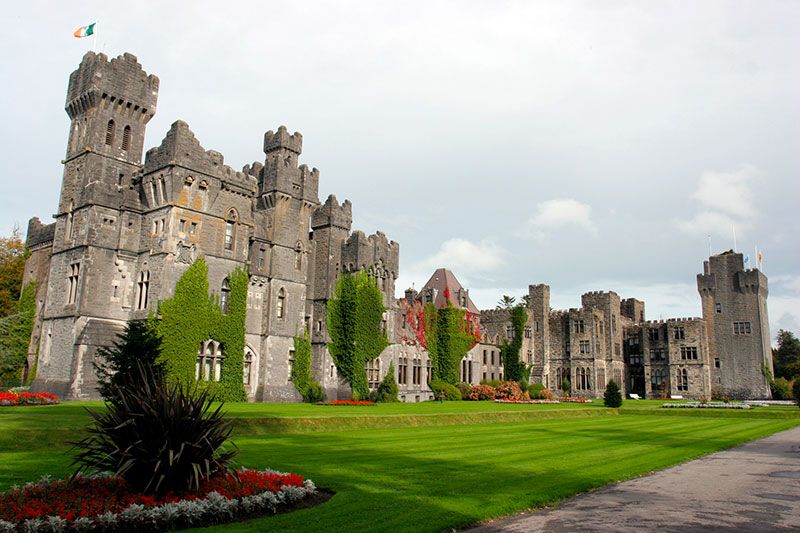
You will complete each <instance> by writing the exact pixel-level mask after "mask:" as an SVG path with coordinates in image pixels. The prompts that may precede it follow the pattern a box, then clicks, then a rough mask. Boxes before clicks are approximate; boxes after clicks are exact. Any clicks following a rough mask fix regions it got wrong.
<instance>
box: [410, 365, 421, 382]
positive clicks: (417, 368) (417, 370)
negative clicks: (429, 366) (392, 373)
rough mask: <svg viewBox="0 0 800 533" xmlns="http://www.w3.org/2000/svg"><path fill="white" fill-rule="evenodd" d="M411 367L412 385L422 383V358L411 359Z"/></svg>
mask: <svg viewBox="0 0 800 533" xmlns="http://www.w3.org/2000/svg"><path fill="white" fill-rule="evenodd" d="M413 365H414V366H413V369H412V371H411V382H412V383H413V384H414V385H421V384H422V359H414V360H413Z"/></svg>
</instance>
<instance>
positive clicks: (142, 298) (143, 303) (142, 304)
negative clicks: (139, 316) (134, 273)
mask: <svg viewBox="0 0 800 533" xmlns="http://www.w3.org/2000/svg"><path fill="white" fill-rule="evenodd" d="M137 288H138V289H139V298H138V299H137V300H136V309H147V298H148V296H149V294H148V293H149V292H150V271H149V270H142V271H141V272H139V280H138V282H137Z"/></svg>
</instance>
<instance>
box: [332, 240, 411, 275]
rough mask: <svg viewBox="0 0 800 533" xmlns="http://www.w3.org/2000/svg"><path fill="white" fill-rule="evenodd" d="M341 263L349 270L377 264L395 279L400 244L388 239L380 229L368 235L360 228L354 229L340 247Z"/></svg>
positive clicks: (397, 270)
mask: <svg viewBox="0 0 800 533" xmlns="http://www.w3.org/2000/svg"><path fill="white" fill-rule="evenodd" d="M342 265H344V266H345V267H346V270H348V271H351V272H353V271H357V270H365V269H369V268H370V267H372V266H375V265H379V267H380V268H382V269H383V270H385V271H386V272H388V273H390V274H391V275H392V277H393V278H395V279H396V278H397V274H398V272H399V270H400V245H399V244H398V243H396V242H395V241H390V240H388V239H387V238H386V235H385V234H384V233H383V232H380V231H378V232H376V233H374V234H372V235H370V236H369V237H367V236H366V235H365V234H364V232H363V231H361V230H357V231H354V232H353V233H352V235H350V237H349V238H348V239H347V241H346V242H345V243H344V245H343V247H342Z"/></svg>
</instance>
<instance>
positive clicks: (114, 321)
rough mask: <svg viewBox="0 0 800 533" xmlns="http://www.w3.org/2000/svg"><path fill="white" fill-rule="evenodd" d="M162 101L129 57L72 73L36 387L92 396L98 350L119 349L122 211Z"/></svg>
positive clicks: (88, 64)
mask: <svg viewBox="0 0 800 533" xmlns="http://www.w3.org/2000/svg"><path fill="white" fill-rule="evenodd" d="M157 99H158V78H157V77H156V76H153V75H148V74H147V73H146V72H145V71H144V70H143V69H142V67H141V65H140V64H139V63H138V62H137V60H136V57H135V56H133V55H131V54H123V55H121V56H119V57H117V58H115V59H112V60H110V61H109V60H108V58H107V57H106V56H105V55H104V54H95V53H94V52H88V53H87V54H86V55H84V57H83V60H82V61H81V64H80V66H79V67H78V69H77V70H76V71H75V72H73V73H72V74H71V75H70V79H69V88H68V90H67V102H66V111H67V114H68V115H69V117H70V120H71V124H70V134H69V140H68V142H67V155H66V159H65V160H64V177H63V182H62V186H61V198H60V201H59V206H58V212H57V214H56V216H55V218H56V223H55V224H56V226H55V232H54V235H53V244H52V256H51V259H50V265H49V274H48V276H47V284H48V289H47V296H46V299H45V304H44V311H43V322H42V328H41V337H42V340H41V342H40V346H39V352H40V358H39V367H38V371H37V378H36V382H35V383H34V387H38V388H40V389H46V390H50V391H53V392H55V393H56V394H58V395H59V396H63V397H66V398H80V397H82V396H83V395H84V393H85V391H91V390H92V389H93V388H94V386H93V385H94V370H93V368H92V361H93V359H94V356H95V354H96V349H97V347H98V346H107V345H109V344H111V342H112V341H113V340H114V338H115V336H116V334H117V332H118V331H120V330H121V329H122V326H123V325H124V320H125V318H126V316H125V315H124V313H123V310H121V309H119V310H117V312H115V313H109V302H110V301H112V302H113V301H114V299H115V298H116V299H119V298H120V296H121V293H122V292H124V289H125V288H124V287H116V286H115V287H114V288H113V289H112V279H113V278H114V275H115V273H116V272H115V269H116V266H115V264H116V263H117V262H118V256H117V252H118V250H119V246H120V239H121V234H122V233H123V231H124V229H123V228H127V227H128V223H129V222H130V223H131V224H133V222H131V221H129V220H128V218H127V215H126V214H125V212H123V211H122V209H121V206H122V205H123V204H124V203H125V201H126V198H127V199H128V200H129V199H130V195H129V194H126V192H129V191H130V187H131V185H132V180H131V176H132V175H133V174H134V173H136V172H137V171H138V170H139V169H140V168H141V164H140V162H141V157H142V149H143V142H144V134H145V126H146V124H147V122H148V121H149V120H150V119H151V118H152V117H153V115H154V114H155V110H156V101H157ZM128 283H132V281H130V280H128ZM109 291H111V294H109Z"/></svg>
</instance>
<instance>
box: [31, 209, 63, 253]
mask: <svg viewBox="0 0 800 533" xmlns="http://www.w3.org/2000/svg"><path fill="white" fill-rule="evenodd" d="M55 231H56V224H55V222H53V223H52V224H42V221H41V220H39V217H33V218H32V219H30V220H29V221H28V236H27V238H26V239H25V246H26V247H27V248H28V250H36V249H38V248H45V247H47V246H51V245H52V244H53V236H54V235H55Z"/></svg>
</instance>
